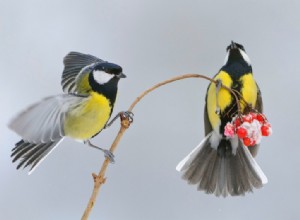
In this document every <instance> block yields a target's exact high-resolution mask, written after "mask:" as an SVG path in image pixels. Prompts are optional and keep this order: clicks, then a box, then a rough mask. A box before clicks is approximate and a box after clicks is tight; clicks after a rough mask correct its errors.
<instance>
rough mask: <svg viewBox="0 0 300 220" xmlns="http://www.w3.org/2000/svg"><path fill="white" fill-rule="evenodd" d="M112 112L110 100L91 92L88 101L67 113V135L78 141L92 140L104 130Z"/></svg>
mask: <svg viewBox="0 0 300 220" xmlns="http://www.w3.org/2000/svg"><path fill="white" fill-rule="evenodd" d="M110 112H111V106H110V102H109V100H108V99H107V98H105V97H104V96H103V95H101V94H99V93H96V92H91V94H90V97H88V98H87V100H86V101H84V102H83V103H82V104H81V105H80V106H77V107H75V108H74V109H72V110H70V111H69V112H68V113H67V115H66V118H65V123H64V131H65V135H66V136H69V137H71V138H74V139H78V140H87V139H90V138H91V137H93V136H94V135H95V134H97V133H98V132H99V131H100V130H101V129H103V127H104V126H105V124H106V122H107V121H108V119H109V116H110Z"/></svg>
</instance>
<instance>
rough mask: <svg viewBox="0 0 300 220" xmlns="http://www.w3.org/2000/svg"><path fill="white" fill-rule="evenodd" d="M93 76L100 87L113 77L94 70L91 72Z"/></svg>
mask: <svg viewBox="0 0 300 220" xmlns="http://www.w3.org/2000/svg"><path fill="white" fill-rule="evenodd" d="M93 76H94V79H95V80H96V82H97V83H99V84H100V85H103V84H105V83H107V82H108V81H109V80H111V79H112V78H113V77H114V75H113V74H109V73H106V72H104V71H100V70H95V71H94V72H93Z"/></svg>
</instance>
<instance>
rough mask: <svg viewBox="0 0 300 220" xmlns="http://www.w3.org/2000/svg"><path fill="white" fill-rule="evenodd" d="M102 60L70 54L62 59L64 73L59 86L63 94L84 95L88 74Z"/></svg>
mask: <svg viewBox="0 0 300 220" xmlns="http://www.w3.org/2000/svg"><path fill="white" fill-rule="evenodd" d="M102 62H104V61H103V60H101V59H99V58H97V57H94V56H92V55H89V54H83V53H79V52H70V53H69V54H67V55H66V56H65V58H64V66H65V67H64V71H63V73H62V79H61V85H62V88H63V91H64V92H65V93H77V94H84V90H88V89H89V88H88V87H89V85H88V81H87V80H88V73H89V72H90V71H89V70H90V69H91V68H92V67H93V66H94V65H95V64H96V63H102Z"/></svg>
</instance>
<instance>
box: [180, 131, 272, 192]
mask: <svg viewBox="0 0 300 220" xmlns="http://www.w3.org/2000/svg"><path fill="white" fill-rule="evenodd" d="M208 137H209V135H208ZM208 137H206V138H205V139H204V141H202V142H201V144H200V145H198V147H197V148H196V149H195V150H194V152H197V154H194V155H193V156H191V157H189V158H188V159H186V158H185V159H183V161H182V162H180V163H179V165H178V166H177V170H178V171H182V172H183V176H182V177H183V179H185V180H187V182H188V183H189V184H197V185H198V190H203V191H205V192H206V193H208V194H215V195H216V196H221V195H222V196H224V197H226V196H228V195H231V196H237V195H245V193H246V192H252V191H253V189H254V188H260V187H262V186H263V184H265V183H267V182H268V180H267V178H266V176H265V175H264V173H263V172H262V170H261V169H260V167H259V166H258V164H257V163H256V162H255V160H254V158H253V157H252V155H251V153H250V152H249V150H248V148H247V147H245V146H243V145H242V143H240V144H239V147H238V148H237V151H236V154H235V155H233V154H232V155H230V156H228V155H226V156H220V154H218V152H217V150H216V149H214V148H212V147H211V146H210V141H209V138H208Z"/></svg>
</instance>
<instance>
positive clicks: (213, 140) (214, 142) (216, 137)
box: [209, 131, 222, 150]
mask: <svg viewBox="0 0 300 220" xmlns="http://www.w3.org/2000/svg"><path fill="white" fill-rule="evenodd" d="M221 139H222V135H221V134H219V133H218V132H216V131H212V134H211V136H210V139H209V141H210V145H211V147H212V148H214V149H216V150H217V149H218V146H219V143H220V141H221Z"/></svg>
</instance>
